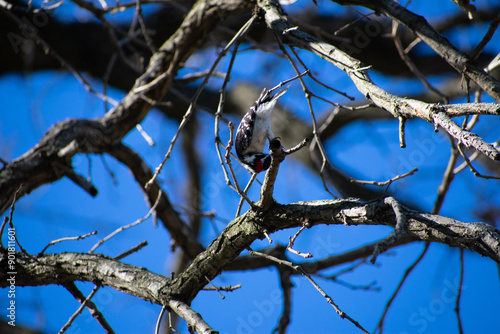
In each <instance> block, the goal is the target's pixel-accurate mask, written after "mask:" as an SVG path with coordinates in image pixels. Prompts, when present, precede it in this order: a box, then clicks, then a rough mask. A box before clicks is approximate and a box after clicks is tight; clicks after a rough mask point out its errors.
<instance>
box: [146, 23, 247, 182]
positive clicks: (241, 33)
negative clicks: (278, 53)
mask: <svg viewBox="0 0 500 334" xmlns="http://www.w3.org/2000/svg"><path fill="white" fill-rule="evenodd" d="M255 19H256V16H255V15H253V16H252V17H251V18H250V19H249V20H248V21H247V22H246V23H245V24H244V25H243V27H241V29H240V30H239V31H238V33H237V34H236V35H235V36H234V37H233V38H232V39H231V41H229V43H228V44H227V45H226V46H225V47H224V49H223V50H222V51H221V52H220V54H219V56H218V57H217V59H216V60H215V62H214V64H213V65H212V67H211V68H210V71H209V74H208V75H207V76H206V77H205V79H204V80H203V82H202V83H201V85H200V87H198V90H197V91H196V94H195V96H194V97H193V99H192V102H191V104H190V105H189V108H188V110H187V111H186V113H185V114H184V117H183V118H182V121H181V123H180V124H179V128H178V129H177V131H176V133H175V135H174V137H173V138H172V140H171V141H170V146H169V148H168V150H167V153H166V154H165V157H164V158H163V161H162V162H161V163H160V165H159V166H158V167H156V170H155V173H154V175H153V177H152V178H151V180H149V181H148V182H147V183H146V185H145V188H146V190H147V189H148V188H149V187H150V186H151V185H152V184H153V182H154V181H155V180H156V178H157V177H158V175H159V174H160V172H161V170H162V169H163V166H164V165H165V163H166V162H167V160H168V159H169V158H170V155H171V154H172V151H173V149H174V145H175V143H176V141H177V138H178V137H179V135H180V133H181V132H182V129H183V128H184V126H185V125H186V123H187V122H188V120H189V118H190V117H191V114H192V113H193V110H194V108H195V107H196V103H197V101H198V98H199V96H200V95H201V92H202V91H203V89H204V88H205V86H206V84H207V83H208V80H209V79H210V77H211V74H212V73H213V72H214V71H215V68H216V67H217V65H218V64H219V62H220V61H221V60H222V58H223V57H224V56H225V55H226V53H227V52H228V51H229V49H230V48H231V47H232V46H233V45H234V44H235V43H236V42H237V41H238V40H239V39H240V38H241V37H242V36H244V35H245V34H246V33H247V31H248V30H249V29H250V27H251V26H252V25H253V23H254V21H255Z"/></svg>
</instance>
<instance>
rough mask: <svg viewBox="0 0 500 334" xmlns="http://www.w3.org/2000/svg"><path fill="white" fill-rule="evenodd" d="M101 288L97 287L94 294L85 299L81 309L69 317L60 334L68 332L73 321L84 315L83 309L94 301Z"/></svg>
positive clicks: (91, 293)
mask: <svg viewBox="0 0 500 334" xmlns="http://www.w3.org/2000/svg"><path fill="white" fill-rule="evenodd" d="M99 288H100V286H99V285H96V286H95V287H94V289H93V290H92V292H90V294H89V295H88V296H87V298H85V300H84V301H83V302H82V303H81V304H80V307H79V308H78V309H77V310H76V311H75V313H73V314H72V315H71V317H69V319H68V321H67V322H66V323H65V324H64V326H63V327H62V328H61V329H60V330H59V334H62V333H64V332H66V331H67V330H68V328H69V327H70V326H71V324H72V323H73V321H75V319H76V318H77V317H78V316H79V315H80V314H81V313H82V311H83V309H84V308H85V306H87V303H88V302H89V301H90V300H91V299H92V297H94V296H95V294H96V293H97V291H99Z"/></svg>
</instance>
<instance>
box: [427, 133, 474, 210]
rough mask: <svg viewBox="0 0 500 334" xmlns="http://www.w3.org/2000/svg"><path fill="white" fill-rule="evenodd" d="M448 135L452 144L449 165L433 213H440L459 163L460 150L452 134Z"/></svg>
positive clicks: (438, 191) (439, 188)
mask: <svg viewBox="0 0 500 334" xmlns="http://www.w3.org/2000/svg"><path fill="white" fill-rule="evenodd" d="M448 137H449V138H450V145H451V153H450V159H449V160H448V166H446V170H445V171H444V174H443V180H442V181H441V184H440V185H439V187H438V189H437V198H436V200H435V201H434V208H433V209H432V211H431V212H432V213H433V214H438V213H439V211H440V210H441V206H442V205H443V202H444V198H445V197H446V194H447V193H448V190H449V189H450V185H451V182H452V181H453V179H454V178H455V172H454V168H455V165H456V164H457V160H458V155H459V152H458V149H457V146H456V145H455V143H454V141H453V138H451V136H448ZM476 152H477V151H476Z"/></svg>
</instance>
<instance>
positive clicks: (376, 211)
mask: <svg viewBox="0 0 500 334" xmlns="http://www.w3.org/2000/svg"><path fill="white" fill-rule="evenodd" d="M400 212H401V214H403V215H404V216H405V218H406V222H405V225H404V227H403V230H404V232H406V234H408V235H410V236H411V237H413V238H414V239H417V240H423V241H432V242H439V243H443V244H447V245H449V246H453V247H460V248H466V249H469V250H472V251H474V252H477V253H479V254H481V255H484V256H488V257H489V258H491V259H493V260H494V261H497V262H499V263H500V231H498V230H497V229H495V228H494V227H492V226H490V225H486V224H482V223H464V222H460V221H457V220H455V219H451V218H447V217H443V216H439V215H433V214H428V213H421V212H417V211H414V210H410V209H408V208H406V207H404V206H402V205H401V206H400ZM304 219H307V220H308V222H309V224H310V225H311V226H314V225H318V224H327V225H329V224H337V225H387V226H392V227H395V226H396V217H395V214H394V210H393V209H392V207H391V206H388V205H386V204H385V203H384V200H377V201H371V202H368V203H362V202H360V201H357V200H335V201H332V200H328V201H327V200H324V201H312V202H299V203H295V204H288V205H280V204H275V205H273V206H272V207H271V208H270V209H269V210H268V211H267V212H262V211H261V212H258V213H257V212H254V211H248V212H247V213H245V214H244V215H242V216H239V217H238V218H236V219H235V220H233V221H232V222H231V223H230V224H229V225H228V226H227V227H226V229H225V230H224V232H223V233H222V234H221V235H220V236H219V237H218V238H216V239H215V240H214V241H213V242H212V244H211V245H210V246H209V247H208V248H207V250H206V251H204V252H202V253H200V254H199V255H198V256H197V257H196V258H195V259H194V261H193V262H192V263H191V265H190V266H189V267H188V268H187V269H186V270H185V271H184V272H182V273H181V274H180V275H179V276H178V277H176V278H175V279H173V280H170V279H168V278H166V277H164V276H161V275H157V274H154V273H152V272H150V271H148V270H146V269H144V268H139V267H135V266H131V265H128V264H124V263H122V262H119V261H117V260H114V259H112V258H109V257H107V256H104V255H96V254H76V253H63V254H50V255H43V256H40V257H37V256H32V255H26V254H23V253H20V252H16V265H15V266H16V270H17V275H16V284H17V285H20V286H38V285H47V284H65V283H69V282H74V281H77V280H82V281H89V282H93V283H94V284H96V285H106V286H110V287H112V288H114V289H116V290H118V291H122V292H126V293H129V294H131V295H133V296H136V297H139V298H141V299H144V300H147V301H150V302H152V303H155V304H159V305H164V304H165V302H166V301H168V300H171V299H174V300H179V301H183V302H186V303H189V302H190V301H191V300H192V299H193V298H194V297H195V296H196V295H197V294H198V292H199V291H200V290H201V289H202V288H203V287H204V286H205V285H206V284H207V283H208V280H211V279H213V278H214V277H216V276H217V275H218V274H219V273H220V272H221V271H222V270H223V269H224V268H225V267H226V266H227V265H228V264H229V263H230V262H231V261H232V260H233V259H234V258H236V257H237V256H238V255H239V254H240V253H241V251H243V250H244V249H246V248H247V247H249V246H250V244H251V243H252V242H253V241H255V240H256V239H263V238H264V229H265V230H267V231H268V232H269V233H272V232H276V231H278V230H282V229H286V228H292V227H300V226H302V224H303V221H304ZM6 265H7V250H6V249H5V248H3V249H2V255H1V258H0V268H1V271H0V279H1V278H3V277H5V276H6V275H7V274H6V273H7V272H8V270H7V269H6V268H7V267H6ZM306 270H307V269H306ZM6 284H8V282H7V280H4V279H1V280H0V287H5V286H7V285H6Z"/></svg>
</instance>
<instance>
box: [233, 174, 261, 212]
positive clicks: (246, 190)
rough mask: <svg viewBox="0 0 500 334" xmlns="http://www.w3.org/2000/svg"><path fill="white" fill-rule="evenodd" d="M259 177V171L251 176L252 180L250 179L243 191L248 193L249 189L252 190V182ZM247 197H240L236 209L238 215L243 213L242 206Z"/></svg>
mask: <svg viewBox="0 0 500 334" xmlns="http://www.w3.org/2000/svg"><path fill="white" fill-rule="evenodd" d="M256 177H257V173H253V174H252V177H251V178H250V180H248V183H247V186H246V187H245V189H244V190H243V192H244V193H245V194H248V190H250V187H251V186H252V183H253V181H255V178H256ZM244 200H245V199H244V198H243V196H242V197H241V198H240V202H239V203H238V208H237V209H236V216H235V218H236V217H238V216H239V215H240V214H241V208H242V207H243V201H244Z"/></svg>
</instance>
